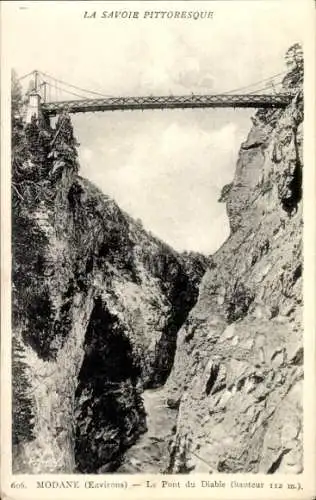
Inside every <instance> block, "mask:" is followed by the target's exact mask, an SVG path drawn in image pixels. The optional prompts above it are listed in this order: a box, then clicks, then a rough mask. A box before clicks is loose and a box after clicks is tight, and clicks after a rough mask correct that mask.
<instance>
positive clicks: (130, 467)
mask: <svg viewBox="0 0 316 500" xmlns="http://www.w3.org/2000/svg"><path fill="white" fill-rule="evenodd" d="M143 399H144V405H145V409H146V413H147V427H148V431H147V432H146V433H145V434H143V435H142V436H141V437H140V438H139V440H138V441H137V443H136V444H134V445H133V446H132V447H131V448H129V450H128V451H127V452H126V454H125V457H124V463H123V464H122V465H121V466H120V467H119V469H118V470H117V472H121V473H134V474H135V473H159V472H163V471H164V469H165V468H166V465H167V463H168V460H167V457H168V443H169V439H170V437H171V429H172V427H173V426H174V425H175V423H176V418H177V411H175V410H171V409H170V408H168V407H167V405H166V403H165V400H166V394H165V391H164V389H163V388H162V389H149V390H147V391H145V392H144V393H143Z"/></svg>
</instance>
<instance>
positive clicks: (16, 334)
mask: <svg viewBox="0 0 316 500" xmlns="http://www.w3.org/2000/svg"><path fill="white" fill-rule="evenodd" d="M17 130H18V131H17ZM23 130H24V129H23V127H22V126H21V127H18V126H17V124H15V129H14V131H15V132H16V131H17V132H16V134H15V135H17V136H18V137H15V144H14V145H13V146H14V147H13V152H14V154H13V270H12V280H13V314H12V320H13V342H12V347H13V380H14V389H13V469H14V471H15V472H20V473H22V472H31V473H43V472H65V473H66V472H74V471H78V472H105V471H110V470H114V469H115V468H116V467H117V466H118V464H119V462H120V458H121V456H122V454H123V452H124V450H125V449H126V448H127V447H128V446H130V445H131V444H132V443H133V442H134V441H135V440H136V439H137V438H138V436H139V435H140V434H141V433H142V432H144V431H145V429H146V418H145V412H144V408H143V402H142V398H141V393H142V391H143V388H144V387H154V386H157V385H159V384H161V383H163V382H164V381H165V380H166V378H167V377H168V374H169V372H170V369H171V367H172V363H173V357H174V352H175V347H176V335H177V332H178V329H179V328H180V326H181V325H182V323H183V322H184V320H185V319H186V317H187V315H188V313H189V311H190V309H191V308H192V306H193V304H194V303H195V301H196V299H197V295H198V284H199V281H200V279H201V276H202V274H203V273H204V270H205V267H206V259H204V258H200V257H199V256H191V257H183V256H181V255H179V254H177V253H176V252H175V251H173V250H172V249H171V248H169V247H168V246H167V245H165V244H163V243H162V242H161V241H159V240H158V239H157V238H155V237H153V236H151V235H149V234H147V233H146V232H145V231H144V230H143V228H142V227H140V225H139V224H137V223H136V222H135V221H133V220H132V219H131V218H130V217H129V216H128V215H127V214H125V213H124V212H122V211H121V210H120V209H119V208H118V206H117V205H116V204H115V202H114V201H112V200H111V199H109V198H108V197H107V196H105V195H103V194H102V193H101V192H100V191H98V190H97V189H96V188H95V187H94V186H93V185H92V184H91V183H89V182H88V181H86V180H84V179H82V178H80V177H79V176H78V174H77V171H78V163H77V160H76V147H75V142H74V139H73V135H72V129H71V124H70V122H69V119H68V121H67V117H62V118H61V119H60V120H59V121H58V123H57V125H56V129H54V130H52V129H50V128H47V127H46V128H45V127H42V126H41V125H40V126H38V124H36V122H35V121H33V122H32V124H31V125H29V126H28V127H26V129H25V130H26V132H25V135H24V132H23Z"/></svg>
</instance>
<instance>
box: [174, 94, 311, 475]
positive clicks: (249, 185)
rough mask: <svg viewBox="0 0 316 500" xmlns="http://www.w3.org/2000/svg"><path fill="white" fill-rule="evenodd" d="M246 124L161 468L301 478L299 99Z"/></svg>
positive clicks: (190, 332) (179, 374)
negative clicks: (225, 222) (222, 238)
mask: <svg viewBox="0 0 316 500" xmlns="http://www.w3.org/2000/svg"><path fill="white" fill-rule="evenodd" d="M253 121H254V124H253V127H252V129H251V131H250V133H249V136H248V138H247V140H246V142H245V143H244V144H242V146H241V149H240V153H239V159H238V163H237V169H236V174H235V177H234V179H233V182H232V183H231V184H230V185H227V186H225V188H224V189H223V192H222V197H221V201H226V204H227V212H228V216H229V220H230V226H231V234H230V237H229V238H228V240H227V241H226V242H225V243H224V245H223V246H222V247H221V248H220V249H219V250H218V251H217V253H216V254H215V255H214V256H213V263H212V265H211V268H210V269H208V271H207V272H206V274H205V276H204V278H203V280H202V284H201V290H200V295H199V299H198V302H197V304H196V305H195V307H194V308H193V310H192V312H191V313H190V315H189V317H188V319H187V321H186V323H185V325H184V326H183V327H182V329H181V331H180V333H179V335H178V341H177V351H176V356H175V362H174V367H173V369H172V372H171V374H170V377H169V379H168V381H167V386H166V388H167V390H168V404H169V406H170V407H173V408H176V407H177V408H178V418H177V428H176V432H175V435H174V439H173V440H172V443H171V448H170V460H169V466H168V471H169V472H190V471H193V472H263V473H273V472H280V473H284V472H289V473H299V472H301V471H302V466H303V465H302V464H303V460H302V400H301V398H302V383H303V382H302V380H303V366H302V364H303V347H302V289H301V286H302V283H301V282H302V242H301V232H302V202H301V179H302V166H303V160H302V121H303V102H302V94H301V92H300V91H299V92H298V93H297V94H296V96H295V97H294V98H293V101H292V103H291V105H289V106H288V107H287V109H285V110H284V111H283V110H270V111H260V112H258V113H257V114H256V116H255V117H254V120H253Z"/></svg>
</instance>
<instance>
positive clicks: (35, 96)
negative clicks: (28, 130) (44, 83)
mask: <svg viewBox="0 0 316 500" xmlns="http://www.w3.org/2000/svg"><path fill="white" fill-rule="evenodd" d="M33 74H34V88H33V89H32V90H31V92H30V93H29V96H28V103H27V109H26V118H25V120H26V123H31V120H32V117H33V116H35V117H36V119H39V118H40V115H41V94H40V86H39V75H38V71H37V70H35V71H34V72H33Z"/></svg>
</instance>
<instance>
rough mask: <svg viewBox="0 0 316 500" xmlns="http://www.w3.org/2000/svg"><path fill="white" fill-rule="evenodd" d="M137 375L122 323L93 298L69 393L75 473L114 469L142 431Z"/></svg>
mask: <svg viewBox="0 0 316 500" xmlns="http://www.w3.org/2000/svg"><path fill="white" fill-rule="evenodd" d="M139 377H140V367H139V365H138V364H137V363H136V362H135V357H134V356H133V351H132V346H131V344H130V341H129V339H128V338H127V336H126V335H125V331H124V327H123V325H122V324H121V323H120V321H119V319H118V318H117V317H116V316H114V315H112V314H111V313H110V312H109V311H108V310H107V307H106V304H103V303H102V301H101V299H97V300H96V301H95V305H94V309H93V311H92V315H91V318H90V321H89V324H88V328H87V332H86V337H85V357H84V360H83V363H82V367H81V370H80V373H79V377H78V379H79V384H78V387H77V390H76V394H75V406H76V410H75V420H76V421H75V426H76V432H75V460H76V466H77V470H78V472H82V473H83V472H85V473H92V472H96V471H97V470H98V469H100V468H101V467H102V470H103V471H104V472H106V471H107V472H110V471H113V470H115V468H116V467H117V466H118V465H119V463H120V460H121V457H122V455H123V453H124V451H125V450H126V448H127V447H129V446H130V445H131V444H133V443H134V442H135V440H136V439H137V438H138V437H139V435H140V434H141V433H142V432H144V431H145V430H146V424H145V411H144V407H143V402H142V398H141V394H140V391H139V389H138V381H139Z"/></svg>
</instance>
